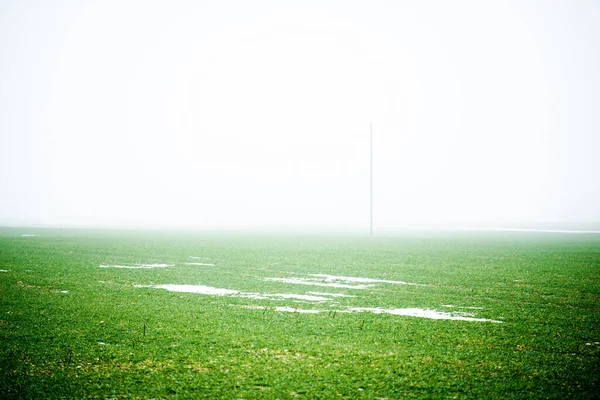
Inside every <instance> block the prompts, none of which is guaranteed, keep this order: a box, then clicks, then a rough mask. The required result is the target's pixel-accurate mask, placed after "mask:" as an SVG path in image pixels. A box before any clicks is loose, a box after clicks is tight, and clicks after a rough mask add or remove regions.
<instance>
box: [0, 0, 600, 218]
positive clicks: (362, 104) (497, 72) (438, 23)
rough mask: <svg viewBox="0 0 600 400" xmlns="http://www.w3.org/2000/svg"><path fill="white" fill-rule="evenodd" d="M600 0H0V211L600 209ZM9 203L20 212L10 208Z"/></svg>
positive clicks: (522, 213)
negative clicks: (371, 199)
mask: <svg viewBox="0 0 600 400" xmlns="http://www.w3.org/2000/svg"><path fill="white" fill-rule="evenodd" d="M599 71H600V5H599V3H598V2H597V1H593V0H578V1H568V0H562V1H543V2H540V1H475V0H473V1H416V0H415V1H377V0H375V1H343V0H339V1H310V0H309V1H275V0H273V1H263V0H259V1H241V0H240V1H191V0H190V1H183V0H176V1H142V0H140V1H116V0H114V1H113V0H103V1H92V0H89V1H75V0H72V1H70V0H64V1H60V0H57V1H41V0H37V1H36V0H6V1H3V2H1V3H0V223H26V224H49V225H86V224H87V225H120V226H188V227H192V226H193V227H205V226H211V227H214V226H217V227H219V226H221V227H228V226H273V225H277V226H325V225H327V226H335V225H340V226H367V225H368V223H369V124H370V123H372V124H373V143H374V162H373V165H374V172H373V173H374V216H375V223H376V225H380V226H389V225H403V224H413V223H433V224H436V223H444V224H446V223H454V222H463V223H471V222H473V223H490V224H493V223H505V222H511V221H592V220H594V221H600V179H599V173H600V156H599V153H600V112H599V111H600V73H599ZM3 221H4V222H3Z"/></svg>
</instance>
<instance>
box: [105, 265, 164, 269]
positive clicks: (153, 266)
mask: <svg viewBox="0 0 600 400" xmlns="http://www.w3.org/2000/svg"><path fill="white" fill-rule="evenodd" d="M174 266H175V264H135V265H100V268H126V269H150V268H166V267H174Z"/></svg>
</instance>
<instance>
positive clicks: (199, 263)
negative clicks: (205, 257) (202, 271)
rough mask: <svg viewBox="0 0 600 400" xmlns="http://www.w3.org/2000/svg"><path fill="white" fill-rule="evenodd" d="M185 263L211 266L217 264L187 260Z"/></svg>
mask: <svg viewBox="0 0 600 400" xmlns="http://www.w3.org/2000/svg"><path fill="white" fill-rule="evenodd" d="M185 265H207V266H209V267H215V266H216V265H215V264H208V263H201V262H186V263H185Z"/></svg>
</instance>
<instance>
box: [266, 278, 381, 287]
mask: <svg viewBox="0 0 600 400" xmlns="http://www.w3.org/2000/svg"><path fill="white" fill-rule="evenodd" d="M265 281H272V282H283V283H293V284H296V285H309V286H324V287H335V288H340V289H367V288H370V287H372V286H373V285H349V284H344V283H333V282H332V283H325V282H322V281H318V280H314V279H311V278H265Z"/></svg>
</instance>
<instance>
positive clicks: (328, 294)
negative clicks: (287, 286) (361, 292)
mask: <svg viewBox="0 0 600 400" xmlns="http://www.w3.org/2000/svg"><path fill="white" fill-rule="evenodd" d="M308 293H310V294H315V295H317V296H331V297H356V296H352V295H351V294H345V293H327V292H308Z"/></svg>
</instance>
